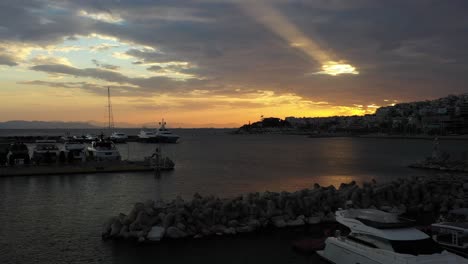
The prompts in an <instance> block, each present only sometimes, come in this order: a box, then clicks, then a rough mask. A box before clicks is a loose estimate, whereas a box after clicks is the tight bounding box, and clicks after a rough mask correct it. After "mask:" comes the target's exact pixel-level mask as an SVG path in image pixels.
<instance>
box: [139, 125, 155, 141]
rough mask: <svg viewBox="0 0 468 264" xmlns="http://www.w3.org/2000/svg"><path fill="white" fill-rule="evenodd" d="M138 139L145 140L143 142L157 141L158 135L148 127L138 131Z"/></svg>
mask: <svg viewBox="0 0 468 264" xmlns="http://www.w3.org/2000/svg"><path fill="white" fill-rule="evenodd" d="M137 136H138V140H139V141H143V142H157V137H156V133H155V132H154V131H151V130H148V129H144V128H143V129H142V130H140V133H138V135H137Z"/></svg>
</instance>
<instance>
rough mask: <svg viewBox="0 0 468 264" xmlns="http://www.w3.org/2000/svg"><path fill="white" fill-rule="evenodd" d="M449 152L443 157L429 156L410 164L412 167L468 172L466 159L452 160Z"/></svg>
mask: <svg viewBox="0 0 468 264" xmlns="http://www.w3.org/2000/svg"><path fill="white" fill-rule="evenodd" d="M449 157H450V156H449V155H448V154H447V153H444V154H443V155H441V157H437V158H434V157H428V158H426V159H425V160H423V161H420V162H417V163H413V164H410V165H409V167H410V168H415V169H430V170H439V171H452V172H468V162H466V161H464V160H451V159H450V158H449Z"/></svg>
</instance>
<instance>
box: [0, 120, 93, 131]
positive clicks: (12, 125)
mask: <svg viewBox="0 0 468 264" xmlns="http://www.w3.org/2000/svg"><path fill="white" fill-rule="evenodd" d="M88 128H100V127H98V126H95V125H92V124H90V123H87V122H60V121H25V120H11V121H6V122H0V129H88Z"/></svg>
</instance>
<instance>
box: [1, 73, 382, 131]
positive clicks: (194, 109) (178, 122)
mask: <svg viewBox="0 0 468 264" xmlns="http://www.w3.org/2000/svg"><path fill="white" fill-rule="evenodd" d="M2 85H5V86H8V87H11V90H4V91H0V97H1V98H2V99H4V100H2V101H3V103H2V113H4V114H3V115H2V116H1V117H0V121H7V120H42V121H81V122H87V121H95V122H100V123H105V122H106V120H107V119H106V118H107V116H106V108H105V106H106V95H105V94H102V95H96V94H91V93H88V92H85V91H83V90H80V89H75V88H70V89H65V90H64V89H63V88H53V87H42V88H41V89H38V87H37V86H36V87H35V86H33V85H26V84H16V83H11V82H2ZM18 89H22V91H23V93H13V92H12V91H13V90H18ZM24 93H28V94H30V96H24ZM77 102H79V103H77ZM112 103H113V109H114V119H115V122H116V124H117V125H119V124H124V125H123V126H134V127H140V126H142V125H143V124H153V123H154V124H156V123H155V122H156V121H157V120H160V119H161V118H163V117H164V118H165V119H166V120H168V122H169V124H170V126H171V127H203V126H206V125H209V126H212V127H225V126H228V127H235V126H241V125H243V124H246V123H248V122H249V121H251V122H255V121H258V120H259V119H260V115H264V116H275V117H280V118H285V117H287V116H296V117H304V116H308V117H326V116H334V115H364V114H370V113H374V112H375V110H376V109H375V108H369V107H366V106H363V105H355V106H353V105H351V106H343V105H334V104H331V103H327V102H323V101H312V100H309V99H306V98H304V97H301V96H299V95H297V94H294V93H286V94H277V93H275V92H273V91H268V90H259V91H256V92H253V93H247V94H239V95H236V96H219V95H211V94H210V93H205V92H203V91H202V92H199V93H188V94H186V95H185V96H181V95H169V94H167V95H157V96H148V97H125V96H117V95H116V96H113V97H112ZM18 105H27V106H29V107H27V108H24V107H22V108H21V109H18V107H17V106H18Z"/></svg>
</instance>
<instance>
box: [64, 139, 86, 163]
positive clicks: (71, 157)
mask: <svg viewBox="0 0 468 264" xmlns="http://www.w3.org/2000/svg"><path fill="white" fill-rule="evenodd" d="M62 152H63V156H64V157H66V159H67V161H68V162H73V161H81V162H84V161H86V145H85V144H84V143H83V142H80V141H77V140H68V141H66V142H65V143H63V149H62ZM60 155H62V154H60Z"/></svg>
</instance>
